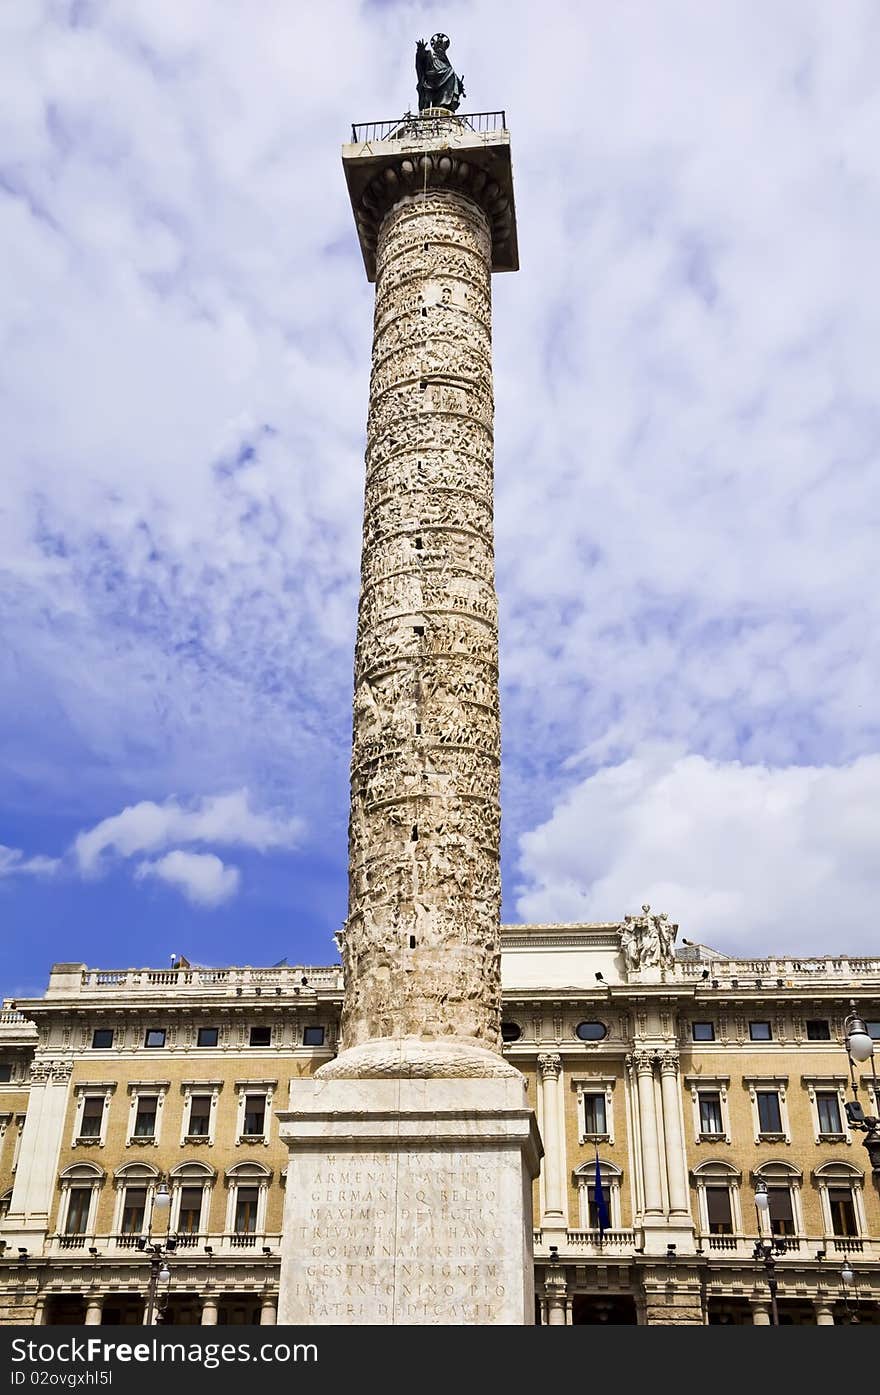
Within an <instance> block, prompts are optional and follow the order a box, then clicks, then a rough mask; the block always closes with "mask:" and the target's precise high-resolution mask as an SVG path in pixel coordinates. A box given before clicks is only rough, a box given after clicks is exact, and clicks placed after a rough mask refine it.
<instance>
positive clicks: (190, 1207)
mask: <svg viewBox="0 0 880 1395" xmlns="http://www.w3.org/2000/svg"><path fill="white" fill-rule="evenodd" d="M201 1227H202V1189H201V1187H182V1188H181V1192H180V1215H179V1216H178V1218H177V1230H178V1233H179V1234H181V1235H197V1234H198V1232H199V1231H200V1230H201Z"/></svg>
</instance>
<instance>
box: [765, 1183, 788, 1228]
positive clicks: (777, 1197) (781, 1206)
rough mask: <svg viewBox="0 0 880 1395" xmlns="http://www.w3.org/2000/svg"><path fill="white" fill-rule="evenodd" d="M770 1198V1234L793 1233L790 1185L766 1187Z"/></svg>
mask: <svg viewBox="0 0 880 1395" xmlns="http://www.w3.org/2000/svg"><path fill="white" fill-rule="evenodd" d="M767 1195H768V1197H769V1199H770V1211H769V1214H770V1234H771V1235H794V1210H793V1208H792V1204H791V1188H790V1187H768V1188H767Z"/></svg>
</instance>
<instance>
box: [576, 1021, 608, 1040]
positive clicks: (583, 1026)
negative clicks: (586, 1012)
mask: <svg viewBox="0 0 880 1395" xmlns="http://www.w3.org/2000/svg"><path fill="white" fill-rule="evenodd" d="M574 1034H575V1036H576V1037H577V1038H578V1041H601V1040H602V1038H603V1037H607V1035H608V1028H607V1027H606V1026H605V1023H604V1022H579V1023H578V1024H577V1026H576V1027H575V1029H574Z"/></svg>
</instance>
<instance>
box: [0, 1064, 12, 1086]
mask: <svg viewBox="0 0 880 1395" xmlns="http://www.w3.org/2000/svg"><path fill="white" fill-rule="evenodd" d="M11 1079H12V1066H11V1065H10V1064H9V1062H8V1061H2V1062H0V1082H3V1083H5V1082H6V1081H7V1080H11Z"/></svg>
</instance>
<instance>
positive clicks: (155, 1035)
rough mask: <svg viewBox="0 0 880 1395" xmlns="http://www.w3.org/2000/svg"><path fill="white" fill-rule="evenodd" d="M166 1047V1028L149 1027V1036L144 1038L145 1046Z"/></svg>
mask: <svg viewBox="0 0 880 1395" xmlns="http://www.w3.org/2000/svg"><path fill="white" fill-rule="evenodd" d="M164 1045H165V1028H164V1027H148V1028H147V1035H146V1036H145V1037H144V1046H164Z"/></svg>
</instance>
